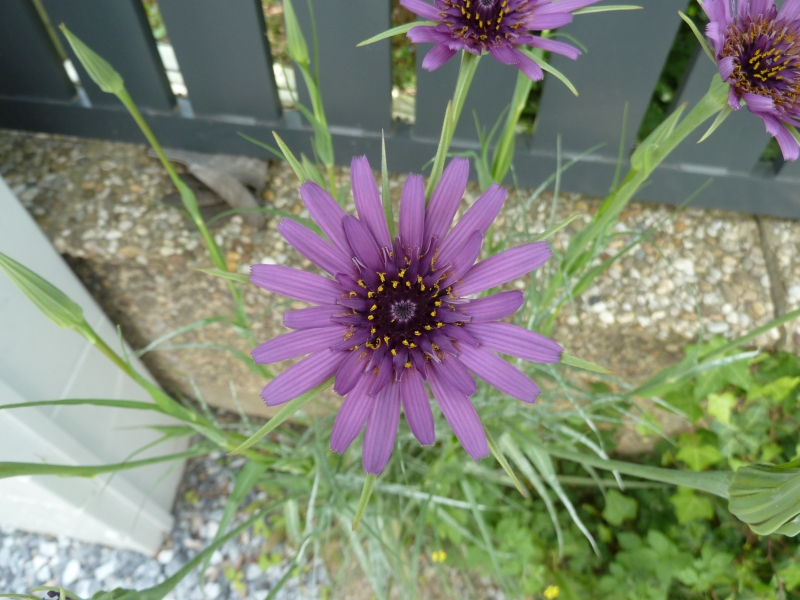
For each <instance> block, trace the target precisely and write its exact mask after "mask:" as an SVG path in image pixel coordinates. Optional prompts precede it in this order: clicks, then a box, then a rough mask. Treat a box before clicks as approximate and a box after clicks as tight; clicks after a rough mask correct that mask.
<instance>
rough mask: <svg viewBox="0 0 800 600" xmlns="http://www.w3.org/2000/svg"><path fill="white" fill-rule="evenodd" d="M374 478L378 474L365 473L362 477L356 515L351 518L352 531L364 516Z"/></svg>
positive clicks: (376, 477)
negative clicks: (363, 477) (362, 481)
mask: <svg viewBox="0 0 800 600" xmlns="http://www.w3.org/2000/svg"><path fill="white" fill-rule="evenodd" d="M376 479H378V476H377V475H373V474H372V473H367V476H366V478H365V479H364V488H363V489H362V490H361V499H360V500H359V501H358V507H357V508H356V516H355V517H354V518H353V531H355V530H356V527H358V524H359V523H360V522H361V517H363V516H364V511H366V510H367V504H369V498H370V496H372V488H373V487H375V480H376Z"/></svg>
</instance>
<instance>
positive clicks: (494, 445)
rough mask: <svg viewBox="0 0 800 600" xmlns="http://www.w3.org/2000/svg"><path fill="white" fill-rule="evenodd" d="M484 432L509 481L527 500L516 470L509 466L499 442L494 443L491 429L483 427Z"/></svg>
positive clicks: (526, 493)
mask: <svg viewBox="0 0 800 600" xmlns="http://www.w3.org/2000/svg"><path fill="white" fill-rule="evenodd" d="M483 431H484V432H485V433H486V441H487V442H488V443H489V450H490V451H491V453H492V456H494V457H495V458H496V459H497V462H499V463H500V466H501V467H503V470H504V471H505V472H506V475H508V477H509V479H511V482H512V483H513V484H514V487H516V488H517V490H518V491H519V493H520V494H522V495H523V497H525V498H527V497H528V492H527V490H526V489H525V488H524V487H523V485H522V484H521V483H520V482H519V479H517V475H516V473H514V470H513V469H512V468H511V465H509V464H508V461H507V460H506V457H505V456H504V455H503V451H502V450H500V447H499V446H498V445H497V442H496V441H494V438H493V437H492V434H491V433H490V432H489V429H488V428H487V427H486V425H484V426H483Z"/></svg>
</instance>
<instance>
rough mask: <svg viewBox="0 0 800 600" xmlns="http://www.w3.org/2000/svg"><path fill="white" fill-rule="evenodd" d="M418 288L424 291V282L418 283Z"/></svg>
mask: <svg viewBox="0 0 800 600" xmlns="http://www.w3.org/2000/svg"><path fill="white" fill-rule="evenodd" d="M419 289H420V291H423V292H424V291H425V284H424V283H420V284H419Z"/></svg>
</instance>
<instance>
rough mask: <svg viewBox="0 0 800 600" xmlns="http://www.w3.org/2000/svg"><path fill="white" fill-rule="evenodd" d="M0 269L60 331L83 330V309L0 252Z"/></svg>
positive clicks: (84, 324) (84, 325) (85, 325)
mask: <svg viewBox="0 0 800 600" xmlns="http://www.w3.org/2000/svg"><path fill="white" fill-rule="evenodd" d="M0 269H2V270H3V271H4V272H5V274H6V275H8V278H9V279H11V282H12V283H13V284H14V285H16V286H17V287H18V288H19V290H20V291H21V292H22V293H23V294H25V295H26V296H27V297H28V300H30V301H31V302H32V303H33V304H34V306H36V308H38V309H39V310H40V311H41V312H42V313H43V314H44V316H46V317H47V318H48V319H50V320H51V321H52V322H53V323H55V324H56V325H57V326H58V327H61V328H62V329H75V330H79V329H84V328H87V327H88V325H87V323H86V320H85V319H84V318H83V309H82V308H81V307H80V306H78V305H77V304H76V303H75V302H73V301H72V300H70V299H69V297H67V295H66V294H65V293H64V292H62V291H61V290H59V289H58V288H57V287H55V286H54V285H52V284H50V283H49V282H48V281H46V280H45V279H43V278H42V277H39V276H38V275H37V274H36V273H34V272H33V271H31V270H30V269H28V268H27V267H24V266H22V265H21V264H20V263H18V262H17V261H15V260H14V259H13V258H10V257H8V256H6V255H5V254H3V253H2V252H0Z"/></svg>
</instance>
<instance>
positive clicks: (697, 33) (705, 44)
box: [678, 11, 717, 65]
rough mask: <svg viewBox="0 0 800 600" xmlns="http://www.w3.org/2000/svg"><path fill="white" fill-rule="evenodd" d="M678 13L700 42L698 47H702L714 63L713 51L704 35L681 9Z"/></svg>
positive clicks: (715, 62)
mask: <svg viewBox="0 0 800 600" xmlns="http://www.w3.org/2000/svg"><path fill="white" fill-rule="evenodd" d="M678 14H679V15H680V17H681V19H683V20H684V22H685V23H686V24H687V25H688V26H689V27H690V28H691V30H692V33H694V37H696V38H697V41H698V42H700V47H701V48H703V52H705V53H706V56H708V58H710V59H711V61H712V62H713V63H714V64H715V65H716V64H717V61H716V59H715V58H714V52H713V51H712V50H711V47H710V46H709V45H708V42H707V41H706V37H705V36H704V35H703V34H702V33H700V30H699V29H698V28H697V25H695V24H694V21H692V20H691V19H690V18H689V17H688V16H686V15H685V14H683V13H682V12H681V11H678Z"/></svg>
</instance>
